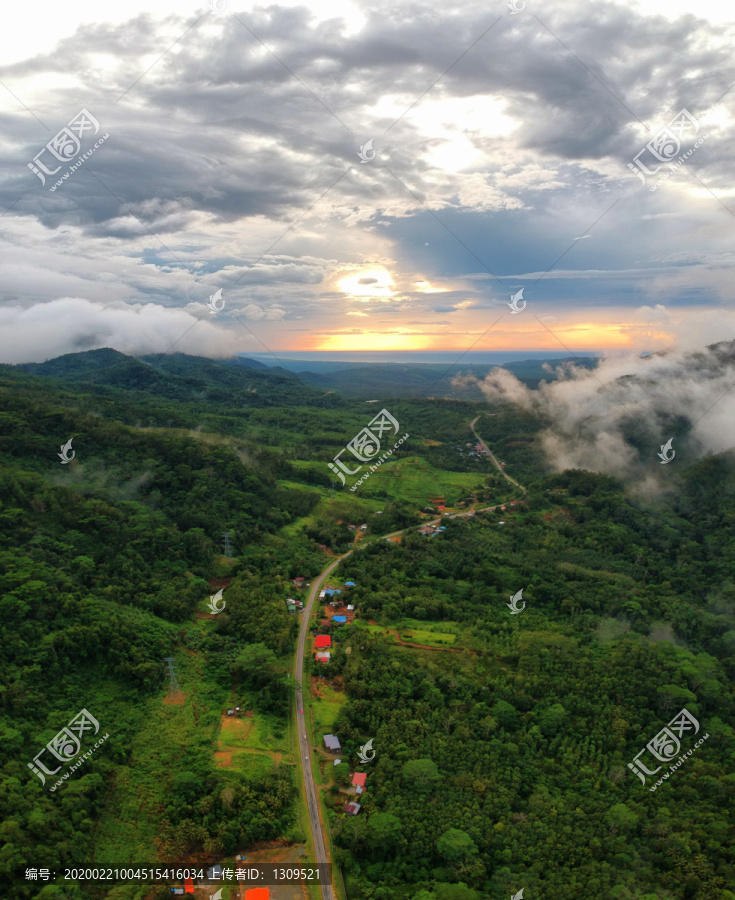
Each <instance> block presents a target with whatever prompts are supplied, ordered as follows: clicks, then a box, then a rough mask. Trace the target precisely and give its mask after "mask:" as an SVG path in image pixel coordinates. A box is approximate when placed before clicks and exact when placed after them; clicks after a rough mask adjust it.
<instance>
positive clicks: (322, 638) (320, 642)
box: [314, 634, 332, 650]
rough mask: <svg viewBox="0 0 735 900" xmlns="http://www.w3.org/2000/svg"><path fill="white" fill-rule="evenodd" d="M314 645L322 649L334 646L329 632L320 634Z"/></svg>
mask: <svg viewBox="0 0 735 900" xmlns="http://www.w3.org/2000/svg"><path fill="white" fill-rule="evenodd" d="M314 646H315V647H318V648H319V649H320V650H322V649H323V648H324V647H331V646H332V638H331V637H330V636H329V635H328V634H318V635H317V636H316V639H315V640H314Z"/></svg>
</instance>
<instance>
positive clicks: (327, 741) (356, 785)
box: [324, 734, 367, 816]
mask: <svg viewBox="0 0 735 900" xmlns="http://www.w3.org/2000/svg"><path fill="white" fill-rule="evenodd" d="M324 746H325V747H326V748H327V750H328V751H329V752H330V753H339V752H340V750H341V749H342V745H341V744H340V742H339V738H338V737H337V735H335V734H325V735H324ZM341 762H342V760H341V759H337V758H335V759H334V762H333V765H335V766H338V765H339V764H340V763H341ZM366 780H367V773H366V772H353V773H352V789H354V795H355V797H356V799H355V800H350V801H348V802H347V803H345V806H344V810H345V812H346V813H347V815H348V816H356V815H357V814H358V813H359V812H360V810H361V809H362V806H361V805H360V796H361V795H362V794H364V793H365V782H366ZM350 793H352V790H351V791H350Z"/></svg>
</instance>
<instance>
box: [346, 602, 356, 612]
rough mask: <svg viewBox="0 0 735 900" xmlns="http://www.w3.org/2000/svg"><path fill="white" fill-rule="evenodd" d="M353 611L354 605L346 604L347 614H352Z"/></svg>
mask: <svg viewBox="0 0 735 900" xmlns="http://www.w3.org/2000/svg"><path fill="white" fill-rule="evenodd" d="M354 609H355V605H354V603H348V604H347V612H353V611H354Z"/></svg>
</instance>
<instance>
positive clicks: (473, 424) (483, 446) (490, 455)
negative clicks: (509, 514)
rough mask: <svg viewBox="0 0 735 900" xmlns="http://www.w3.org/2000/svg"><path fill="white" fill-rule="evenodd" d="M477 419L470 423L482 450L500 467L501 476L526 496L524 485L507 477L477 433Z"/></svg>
mask: <svg viewBox="0 0 735 900" xmlns="http://www.w3.org/2000/svg"><path fill="white" fill-rule="evenodd" d="M479 418H480V417H479V416H478V417H477V419H479ZM477 419H473V420H472V421H471V422H470V428H471V429H472V434H474V436H475V437H476V438H477V442H478V443H479V444H481V445H482V449H483V450H484V451H485V453H487V455H488V456H489V457H490V459H491V460H492V461H493V462H494V463H495V465H496V466H497V467H498V472H500V474H501V475H502V476H503V478H505V480H506V481H509V482H510V483H511V484H514V485H515V486H516V487H518V488H520V489H521V490H522V491H523V493H524V494H525V493H526V489H525V488H524V487H523V485H522V484H518V482H517V481H515V480H514V479H513V478H511V477H510V475H507V474H506V473H505V471H504V470H503V467H502V466H501V465H500V463H499V462H498V461H497V459H496V458H495V454H494V453H493V451H492V450H491V449H490V448H489V447H488V445H487V444H486V443H485V441H483V439H482V438H481V437H480V435H479V434H478V433H477V432H476V431H475V422H476V421H477Z"/></svg>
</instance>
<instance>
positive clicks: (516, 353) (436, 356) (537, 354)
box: [239, 350, 604, 366]
mask: <svg viewBox="0 0 735 900" xmlns="http://www.w3.org/2000/svg"><path fill="white" fill-rule="evenodd" d="M239 355H240V356H245V357H247V358H249V359H256V360H258V362H262V363H265V364H266V365H271V366H277V365H278V362H277V361H276V360H275V359H274V358H273V357H272V356H271V355H270V354H268V353H241V354H239ZM275 355H276V356H277V357H278V359H280V360H283V362H289V363H294V362H299V361H300V362H305V363H313V362H333V363H400V364H402V365H405V364H406V363H444V364H446V365H450V364H451V363H453V362H456V361H457V360H459V359H460V358H461V362H462V363H464V364H465V365H470V364H473V363H474V364H477V365H486V366H487V365H495V366H501V365H503V364H504V363H509V362H516V361H518V360H521V359H566V358H568V357H570V356H572V355H574V356H603V355H604V354H603V352H602V351H601V350H575V351H574V354H571V353H569V352H568V351H565V352H562V353H560V352H559V351H558V350H471V351H470V352H469V353H465V354H462V352H461V351H460V350H450V351H446V350H442V351H433V350H405V351H374V352H373V351H357V350H356V351H340V352H334V353H329V352H320V351H318V350H317V351H306V350H277V351H275Z"/></svg>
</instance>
